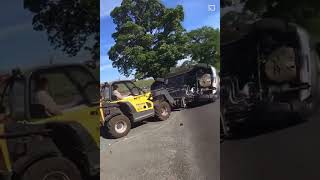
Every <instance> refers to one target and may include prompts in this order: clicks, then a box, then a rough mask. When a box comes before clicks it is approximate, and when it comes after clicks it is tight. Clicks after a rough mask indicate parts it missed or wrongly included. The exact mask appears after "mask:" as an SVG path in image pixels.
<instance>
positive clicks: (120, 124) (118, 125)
mask: <svg viewBox="0 0 320 180" xmlns="http://www.w3.org/2000/svg"><path fill="white" fill-rule="evenodd" d="M127 127H128V126H127V124H126V123H125V122H124V121H119V122H117V123H116V124H115V126H114V129H115V131H116V132H117V133H119V134H121V133H124V132H125V131H126V130H127Z"/></svg>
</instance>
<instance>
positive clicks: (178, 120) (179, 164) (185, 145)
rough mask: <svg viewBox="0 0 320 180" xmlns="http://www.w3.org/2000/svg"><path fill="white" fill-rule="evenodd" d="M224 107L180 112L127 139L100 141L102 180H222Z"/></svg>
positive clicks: (143, 127) (136, 130) (139, 129)
mask: <svg viewBox="0 0 320 180" xmlns="http://www.w3.org/2000/svg"><path fill="white" fill-rule="evenodd" d="M219 104H220V102H218V101H217V102H215V103H212V104H207V105H204V106H201V107H196V108H192V109H186V110H181V111H175V112H173V113H172V116H171V117H170V119H168V120H167V121H163V122H147V123H146V124H142V125H140V126H138V127H135V128H134V129H132V130H131V132H130V133H129V134H128V136H127V137H124V138H121V139H117V140H110V139H105V138H103V137H101V143H100V144H101V152H100V153H101V154H100V158H101V173H100V177H101V179H108V180H127V179H130V180H150V179H152V180H195V179H197V180H218V179H219V174H220V162H219V159H220V155H219V149H220V148H219V146H220V141H219Z"/></svg>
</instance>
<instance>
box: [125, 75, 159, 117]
mask: <svg viewBox="0 0 320 180" xmlns="http://www.w3.org/2000/svg"><path fill="white" fill-rule="evenodd" d="M124 83H125V85H126V86H127V87H128V89H129V91H130V94H131V95H132V96H131V97H129V98H128V99H129V100H130V102H131V103H132V105H133V106H134V107H135V109H136V110H137V112H143V111H150V110H153V102H152V100H151V99H150V97H151V94H150V93H145V92H143V91H142V90H141V89H140V88H138V87H137V86H136V85H135V84H134V83H133V82H131V81H127V82H124Z"/></svg>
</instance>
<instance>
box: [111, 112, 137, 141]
mask: <svg viewBox="0 0 320 180" xmlns="http://www.w3.org/2000/svg"><path fill="white" fill-rule="evenodd" d="M107 127H108V132H109V134H110V135H111V136H112V138H121V137H123V136H126V135H127V134H128V133H129V131H130V129H131V122H130V120H129V118H127V117H126V116H125V115H118V116H115V117H113V118H111V119H110V120H109V121H108V125H107Z"/></svg>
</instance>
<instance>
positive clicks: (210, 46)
mask: <svg viewBox="0 0 320 180" xmlns="http://www.w3.org/2000/svg"><path fill="white" fill-rule="evenodd" d="M188 37H189V43H188V48H189V53H190V55H191V59H192V60H191V61H193V62H195V63H205V64H211V65H214V66H216V67H217V68H220V31H219V30H218V29H214V28H211V27H206V26H205V27H202V28H199V29H196V30H192V31H190V32H188Z"/></svg>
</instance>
